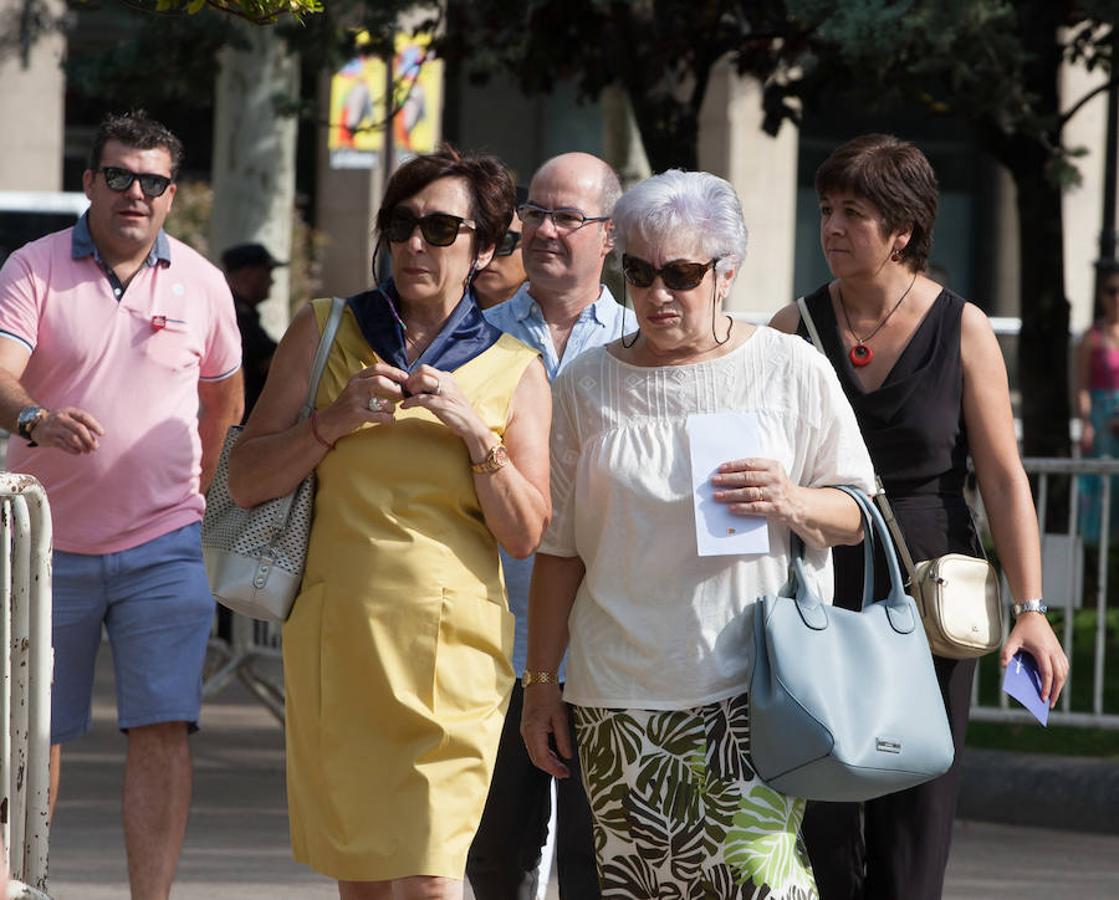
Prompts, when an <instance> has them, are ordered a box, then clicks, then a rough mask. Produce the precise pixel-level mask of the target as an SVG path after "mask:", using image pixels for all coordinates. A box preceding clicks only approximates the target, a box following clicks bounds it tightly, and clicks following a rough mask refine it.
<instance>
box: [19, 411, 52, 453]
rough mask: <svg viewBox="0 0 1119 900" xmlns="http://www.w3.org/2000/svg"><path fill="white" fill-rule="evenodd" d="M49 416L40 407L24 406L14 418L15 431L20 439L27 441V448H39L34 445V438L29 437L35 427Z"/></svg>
mask: <svg viewBox="0 0 1119 900" xmlns="http://www.w3.org/2000/svg"><path fill="white" fill-rule="evenodd" d="M49 414H50V413H49V412H48V411H47V410H45V409H43V407H41V406H25V407H24V408H23V409H21V410H20V411H19V415H18V416H17V417H16V431H17V433H18V434H19V436H20V437H21V438H23V439H24V440H25V441H27V446H29V447H38V446H39V445H38V444H36V443H35V440H34V438H32V437H31V432H32V431H34V430H35V426H36V425H38V424H39V423H40V422H41V421H43V419H45V418H46V417H47V416H48V415H49Z"/></svg>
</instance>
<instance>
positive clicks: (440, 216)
mask: <svg viewBox="0 0 1119 900" xmlns="http://www.w3.org/2000/svg"><path fill="white" fill-rule="evenodd" d="M417 225H419V226H420V234H422V235H423V238H424V240H425V241H427V242H428V243H429V244H431V245H432V246H433V247H449V246H451V244H453V243H454V242H455V241H456V240H457V239H458V234H459V230H460V229H462V228H467V229H469V230H470V231H473V230H474V223H473V222H470V221H468V220H466V219H464V218H462V216H452V215H451V214H450V213H439V212H437V213H428V214H427V215H426V216H422V217H421V216H417V215H416V214H415V213H414V212H412V210H410V209H405V208H403V207H398V208H397V209H394V210H393V211H392V212H391V213H390V214H389V221H388V225H387V226H386V228H385V237H387V238H388V239H389V240H390V241H392V243H394V244H400V243H403V242H404V241H406V240H408V238H410V237H411V236H412V232H413V231H415V230H416V226H417Z"/></svg>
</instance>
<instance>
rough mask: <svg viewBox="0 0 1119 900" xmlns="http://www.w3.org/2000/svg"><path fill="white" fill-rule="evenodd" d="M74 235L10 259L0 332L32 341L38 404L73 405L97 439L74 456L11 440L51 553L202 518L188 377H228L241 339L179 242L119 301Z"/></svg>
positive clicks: (226, 306)
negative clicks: (31, 485) (98, 432)
mask: <svg viewBox="0 0 1119 900" xmlns="http://www.w3.org/2000/svg"><path fill="white" fill-rule="evenodd" d="M72 232H73V229H72V228H68V229H66V230H65V231H59V232H56V233H54V234H51V235H48V236H47V237H45V238H41V239H40V240H37V241H34V242H32V243H30V244H28V245H26V246H25V247H23V248H22V249H20V250H17V251H16V252H15V253H13V254H12V255H11V256H10V257H9V258H8V260H7V262H6V263H5V264H4V268H3V269H2V270H0V338H3V339H7V340H14V341H18V342H19V343H21V344H23V345H25V346H26V347H27V348H28V349H30V350H31V358H30V360H29V361H28V363H27V368H26V369H25V370H24V374H23V377H22V379H21V381H22V383H23V385H24V387H25V388H26V389H27V392H28V393H29V394H30V395H31V397H32V398H33V399H34V400H35V402H36V403H38V404H40V405H41V406H45V407H47V408H49V409H57V408H59V407H62V406H76V407H79V408H80V409H84V410H86V411H87V412H89V413H91V414H92V415H93V416H94V417H95V418H96V419H97V420H98V421H99V422H100V423H101V424H102V425H103V426H104V428H105V434H104V436H103V437H101V438H100V446H99V447H98V449H97V450H95V451H93V452H92V453H88V454H84V455H82V456H73V455H71V454H69V453H65V452H63V451H61V450H53V449H43V448H38V447H28V446H27V445H26V443H25V442H24V441H23V440H21V439H20V438H18V437H16V436H13V438H12V440H11V441H10V442H9V444H8V468H9V469H10V470H11V471H13V472H26V473H29V474H31V475H34V476H35V477H36V478H38V479H39V480H40V481H41V482H42V483H43V485H44V486H45V488H46V491H47V496H48V498H49V499H50V504H51V513H52V519H53V522H54V544H55V547H56V548H58V549H59V550H65V551H69V552H71V553H88V554H100V553H113V552H115V551H118V550H125V549H128V548H129V547H135V546H137V545H139V544H142V543H144V542H146V541H149V540H152V539H153V538H156V537H159V536H160V535H163V534H167V533H168V532H170V531H174V530H175V529H176V528H181V527H182V526H184V525H188V524H190V523H192V522H196V521H198V520H200V519H201V518H202V512H203V510H204V509H205V500H204V498H203V497H202V495H201V494H200V493H199V478H200V473H201V463H202V444H201V441H200V439H199V436H198V382H199V380H203V381H220V380H222V379H225V378H229V377H230V376H231V375H233V374H234V373H235V372H236V371H237V369H238V368H239V367H240V365H241V342H240V337H239V334H238V331H237V320H236V316H235V314H234V310H233V298H232V297H231V296H230V293H229V288H228V287H227V286H226V283H225V278H224V277H223V276H222V274H221V272H220V271H219V270H218V269H216V268H215V267H214V266H213V265H211V264H210V263H209V262H208V261H207V260H206V259H205V258H204V257H202V256H201V255H199V254H198V253H196V252H195V251H194V250H192V249H191V248H190V247H188V246H187V245H186V244H183V243H181V242H180V241H177V240H175V239H174V238H171V239H170V241H169V247H170V253H169V256H170V264H169V265H167V264H166V263H164V262H157V263H156V264H154V265H147V266H144V267H143V268H141V269H140V271H139V272H137V273H136V275H135V277H134V278H133V279H132V281H131V283H130V284H129V285H128V288H127V290H126V291H125V292H124V294H123V296H122V297H121V299H120V301H119V302H118V301H117V299H116V297H114V295H113V288H112V285H111V284H110V283H109V280H108V278H107V277H106V275H105V273H104V272H103V271H102V269H101V267H100V266H99V265H98V263H97V262H96V261H95V260H94V258H93V257H92V256H85V257H82V258H79V259H75V258H73V256H72V253H71V236H72ZM161 246H162V245H161Z"/></svg>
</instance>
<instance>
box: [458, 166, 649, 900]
mask: <svg viewBox="0 0 1119 900" xmlns="http://www.w3.org/2000/svg"><path fill="white" fill-rule="evenodd" d="M621 193H622V188H621V184H620V183H619V181H618V176H617V174H616V173H615V172H614V170H613V169H611V168H610V166H609V165H607V164H606V163H605V162H603V161H602V160H601V159H599V158H598V157H597V156H591V155H590V154H589V153H565V154H563V155H562V156H556V157H554V158H553V159H550V160H548V162H546V163H544V165H542V166H541V167H540V168H539V170H537V172H536V174H535V175H534V176H533V179H532V182H531V183H530V185H529V189H528V200H527V201H526V202H525V203H524V204H522V205H521V206H520V207H519V209H518V212H519V214H520V220H521V223H522V228H523V231H522V237H521V246H522V248H523V259H524V267H525V272H526V274H527V275H528V281H527V282H526V283H525V284H524V286H523V287H521V289H520V290H518V291H517V293H515V294H514V295H513V296H512V297H511V298H510V299H509V300H507V301H506V302H505V303H502V304H500V305H498V306H494V307H491V308H490V309H487V310H486V311H485V316H486V318H487V319H488V320H489V321H490V322H491V323H492V324H494V325H496V326H497V327H498V328H500V329H501V330H502V331H506V332H508V333H509V334H511V335H513V336H514V337H517V338H519V339H520V340H522V341H524V342H525V343H526V344H528V345H529V346H531V347H535V348H536V349H537V350H539V351H540V353H541V354H542V356H543V358H544V365H545V368H546V369H547V370H548V378H550V379H554V378H555V377H556V375H558V374H559V373H560V371H562V370H563V368H564V367H565V366H566V365H567V364H568V363H570V362H571V360H573V359H574V358H575V357H576V356H578V355H579V354H580V353H582V352H583V351H584V350H589V349H590V348H592V347H598V346H601V345H602V344H608V343H610V342H611V341H613V340H616V339H617V338H619V337H621V336H622V335H623V334H626V333H628V332H631V331H634V330H635V329H636V327H637V324H636V322H635V320H634V318H633V314H632V313H630V312H629V311H628V310H624V309H623V308H622V306H621V305H620V304H618V303H617V302H616V301H615V300H614V298H613V297H612V296H611V295H610V291H609V289H608V288H607V287H606V286H605V285H604V284H602V282H601V279H602V267H603V265H604V264H605V262H606V257H607V256H608V255H609V254H610V251H611V250H613V248H614V237H613V231H614V224H613V222H612V221H611V218H610V217H611V214H612V213H613V211H614V204H615V203H616V202H617V200H618V197H620V196H621ZM501 562H502V566H503V567H504V569H505V584H506V588H507V589H508V592H509V608H510V609H511V610H512V611H513V614H514V615H515V616H516V619H517V638H516V642H515V645H514V650H513V668H514V670H515V671H516V672H517V673H521V672H523V671H524V667H525V657H526V651H527V633H528V586H529V581H530V580H531V577H532V560H531V559H527V560H515V559H512V558H511V557H508V556H506V555H505V554H504V553H502V557H501ZM553 674H557V675H558V676H559V678H560V680H561V681H562V680H563V673H562V669H561V671H560V672H559V673H553ZM524 690H525V688H524V686H523V685H522V684H521V680H520V679H518V680H517V682H516V683H515V684H514V686H513V696H512V699H511V700H510V702H509V712H508V715H507V717H506V720H505V730H504V732H503V733H502V736H501V745H500V747H499V749H498V753H497V767H496V769H495V771H494V777H493V783H492V784H491V786H490V796H489V800H488V801H487V803H486V810H485V812H484V813H483V815H482V824H481V826H480V827H479V829H478V834H477V836H476V837H475V839H474V845H473V846H472V847H471V849H470V856H469V858H468V859H467V864H466V873H467V875H468V876H469V878H470V885H471V887H472V888H473V889H474V895H475V897H477V900H513V898H515V900H533V898H535V897H536V891H537V886H538V885H537V878H538V869H539V864H540V856H541V848H542V847H543V845H544V842H545V839H546V838H547V829H548V819H549V816H550V814H551V789H552V778H551V776H550V775H548V774H547V773H545V772H542V771H540V770H539V769H537V768H536V767H535V766H533V764H532V761H531V760H530V759H529V758H528V752H527V751H526V750H525V746H524V741H523V740H521V735H520V720H521V706H522V703H523V700H524ZM528 690H530V691H531V690H534V687H533V686H531V685H530V686H529V687H528ZM570 733H571V734H572V735H574V733H575V729H574V725H572V727H571V729H570ZM567 762H568V766H569V768H570V769H571V776H570V777H569V778H565V779H563V780H562V781H560V782H557V784H556V801H557V802H556V821H557V835H556V868H557V872H558V875H559V889H560V897H561V898H562V900H596V898H598V897H599V896H600V894H599V889H598V878H597V875H596V873H595V859H594V840H593V837H592V834H591V812H590V807H589V806H588V805H587V799H586V796H585V795H584V793H583V787H582V781H581V779H580V776H579V765H578V759H577V758H574V759H571V760H568V761H567Z"/></svg>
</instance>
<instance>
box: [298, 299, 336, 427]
mask: <svg viewBox="0 0 1119 900" xmlns="http://www.w3.org/2000/svg"><path fill="white" fill-rule="evenodd" d="M345 309H346V301H345V300H343V299H342V298H341V297H334V298H332V299H331V301H330V316H329V318H327V320H326V325H325V326H324V327H323V330H322V337H321V338H319V346H318V349H317V350H316V351H315V361H314V362H313V363H312V364H311V380H310V381H309V382H308V383H307V399H306V400H304V401H303V406H302V407H301V408H300V410H299V421H301V422H302V421H303V420H304V419H306V418H307V417H308V416H309V415H311V410H313V409H314V408H315V397H316V396H317V395H318V393H319V381H321V380H322V373H323V370H324V369H325V368H326V360H327V358H328V357H329V356H330V348H331V347H332V346H333V344H334V336H335V335H336V334H337V333H338V325H339V324H340V323H341V321H342V313H343V311H344V310H345Z"/></svg>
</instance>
